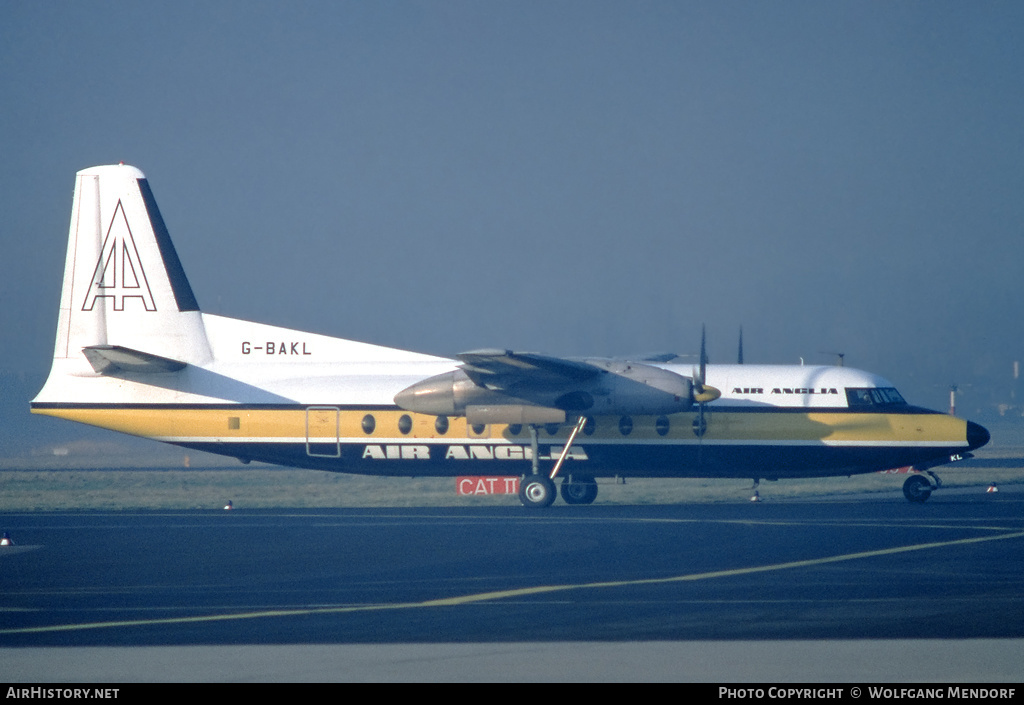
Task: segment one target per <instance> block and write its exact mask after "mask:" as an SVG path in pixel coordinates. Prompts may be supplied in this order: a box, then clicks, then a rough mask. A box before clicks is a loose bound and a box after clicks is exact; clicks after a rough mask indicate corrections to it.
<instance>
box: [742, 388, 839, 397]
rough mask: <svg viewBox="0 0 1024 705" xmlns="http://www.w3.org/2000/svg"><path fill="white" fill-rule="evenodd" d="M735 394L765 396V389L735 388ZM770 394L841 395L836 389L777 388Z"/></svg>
mask: <svg viewBox="0 0 1024 705" xmlns="http://www.w3.org/2000/svg"><path fill="white" fill-rule="evenodd" d="M732 393H733V394H764V393H765V391H764V388H763V387H733V388H732ZM768 394H836V395H838V394H839V390H838V389H836V388H835V387H819V388H818V389H814V388H813V387H794V388H790V387H775V388H773V389H772V390H771V391H770V392H768Z"/></svg>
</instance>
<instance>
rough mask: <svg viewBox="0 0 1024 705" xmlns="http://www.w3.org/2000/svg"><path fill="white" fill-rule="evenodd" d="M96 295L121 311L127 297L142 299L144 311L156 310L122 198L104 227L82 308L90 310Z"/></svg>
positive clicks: (96, 297) (94, 302)
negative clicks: (106, 226) (107, 224)
mask: <svg viewBox="0 0 1024 705" xmlns="http://www.w3.org/2000/svg"><path fill="white" fill-rule="evenodd" d="M99 298H110V299H113V300H114V310H115V311H123V310H124V300H125V299H128V298H135V299H141V300H142V305H143V306H145V307H146V310H147V311H156V303H155V302H154V301H153V292H152V291H150V289H149V282H148V281H146V272H145V271H144V270H143V269H142V260H141V259H140V258H139V251H138V249H137V248H136V247H135V239H134V238H133V237H132V231H131V228H129V227H128V218H126V217H125V214H124V208H123V207H122V206H121V201H118V202H117V208H115V209H114V217H113V219H112V220H111V221H110V227H109V228H107V236H106V238H105V239H104V240H103V249H102V250H101V251H100V258H99V261H97V262H96V271H95V272H94V273H93V275H92V281H91V282H90V284H89V293H87V294H86V295H85V302H84V303H83V304H82V310H83V311H92V310H93V307H94V306H95V305H96V299H99Z"/></svg>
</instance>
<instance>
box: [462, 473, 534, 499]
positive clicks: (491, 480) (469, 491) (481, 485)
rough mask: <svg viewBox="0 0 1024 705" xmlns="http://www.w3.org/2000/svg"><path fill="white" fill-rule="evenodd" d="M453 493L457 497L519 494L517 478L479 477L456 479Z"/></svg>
mask: <svg viewBox="0 0 1024 705" xmlns="http://www.w3.org/2000/svg"><path fill="white" fill-rule="evenodd" d="M455 492H456V494H458V495H478V494H519V478H518V477H485V476H480V475H472V476H463V477H457V478H455Z"/></svg>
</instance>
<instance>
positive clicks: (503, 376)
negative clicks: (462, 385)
mask: <svg viewBox="0 0 1024 705" xmlns="http://www.w3.org/2000/svg"><path fill="white" fill-rule="evenodd" d="M456 357H457V358H458V359H459V360H461V361H462V362H463V365H462V369H463V371H465V373H466V376H467V377H469V378H470V379H471V380H473V382H474V383H475V384H477V385H479V386H481V387H488V388H491V389H495V388H499V389H500V388H506V387H508V386H510V385H518V384H521V385H528V386H558V385H563V384H571V383H577V382H582V381H584V380H588V379H591V378H592V377H596V376H597V375H599V374H600V373H601V370H600V368H598V367H595V366H594V365H591V364H589V363H587V362H581V361H578V360H568V359H566V358H561V357H551V356H548V355H539V354H537V353H519V352H513V351H511V350H472V351H470V352H464V353H460V354H458V355H456Z"/></svg>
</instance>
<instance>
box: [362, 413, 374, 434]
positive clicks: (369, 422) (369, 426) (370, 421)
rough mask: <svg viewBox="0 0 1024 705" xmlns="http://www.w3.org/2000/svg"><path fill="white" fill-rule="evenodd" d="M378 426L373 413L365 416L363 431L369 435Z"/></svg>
mask: <svg viewBox="0 0 1024 705" xmlns="http://www.w3.org/2000/svg"><path fill="white" fill-rule="evenodd" d="M375 428H377V420H376V419H375V418H373V414H367V415H366V416H364V417H363V433H365V434H366V435H367V436H369V435H370V434H371V433H373V429H375Z"/></svg>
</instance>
